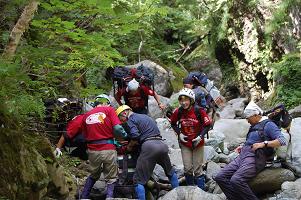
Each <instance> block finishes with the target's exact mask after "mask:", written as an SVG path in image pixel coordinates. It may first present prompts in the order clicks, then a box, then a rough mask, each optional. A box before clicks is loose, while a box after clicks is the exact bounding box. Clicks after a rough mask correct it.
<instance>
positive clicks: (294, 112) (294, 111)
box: [288, 105, 301, 118]
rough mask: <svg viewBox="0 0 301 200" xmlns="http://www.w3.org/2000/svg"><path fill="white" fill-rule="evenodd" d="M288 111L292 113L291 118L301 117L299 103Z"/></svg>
mask: <svg viewBox="0 0 301 200" xmlns="http://www.w3.org/2000/svg"><path fill="white" fill-rule="evenodd" d="M288 112H289V114H291V115H292V117H293V118H296V117H301V105H299V106H297V107H295V108H293V109H291V110H289V111H288Z"/></svg>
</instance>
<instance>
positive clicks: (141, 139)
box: [116, 105, 179, 200]
mask: <svg viewBox="0 0 301 200" xmlns="http://www.w3.org/2000/svg"><path fill="white" fill-rule="evenodd" d="M116 114H117V115H118V117H119V119H120V121H121V122H127V124H128V126H129V128H130V131H129V133H128V137H129V138H130V139H131V141H130V143H129V145H128V151H131V149H132V147H133V146H134V145H140V148H141V149H140V155H139V157H138V159H137V165H136V170H135V173H134V177H133V179H134V180H133V181H134V184H137V186H136V187H135V190H136V194H137V197H138V199H139V200H145V188H144V185H145V184H146V183H147V181H148V180H149V179H150V177H151V175H152V173H153V170H154V168H155V165H156V164H159V165H161V166H162V168H163V169H164V172H165V174H166V175H167V177H168V178H169V181H170V183H171V185H172V188H175V187H177V186H179V182H178V177H177V175H176V173H175V170H174V168H173V167H172V165H171V162H170V158H169V156H168V146H167V145H166V144H165V143H164V142H163V141H162V137H161V135H160V131H159V128H158V127H157V125H156V122H155V121H154V120H153V119H152V118H150V117H149V116H147V115H145V114H138V113H134V112H132V109H131V108H130V107H129V106H127V105H123V106H120V107H119V108H118V109H117V110H116Z"/></svg>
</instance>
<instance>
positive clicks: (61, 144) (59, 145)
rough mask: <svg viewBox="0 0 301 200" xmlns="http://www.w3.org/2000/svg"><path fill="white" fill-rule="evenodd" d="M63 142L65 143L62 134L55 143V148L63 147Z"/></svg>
mask: <svg viewBox="0 0 301 200" xmlns="http://www.w3.org/2000/svg"><path fill="white" fill-rule="evenodd" d="M64 144H65V137H64V135H62V136H61V137H60V139H59V141H58V143H57V144H56V148H59V149H61V148H63V146H64Z"/></svg>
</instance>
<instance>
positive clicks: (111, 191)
mask: <svg viewBox="0 0 301 200" xmlns="http://www.w3.org/2000/svg"><path fill="white" fill-rule="evenodd" d="M115 184H116V183H108V184H107V196H106V198H114V188H115Z"/></svg>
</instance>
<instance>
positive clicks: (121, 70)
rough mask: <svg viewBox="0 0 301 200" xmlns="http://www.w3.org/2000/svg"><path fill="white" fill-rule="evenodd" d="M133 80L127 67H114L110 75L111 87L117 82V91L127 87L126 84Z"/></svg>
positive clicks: (131, 73)
mask: <svg viewBox="0 0 301 200" xmlns="http://www.w3.org/2000/svg"><path fill="white" fill-rule="evenodd" d="M132 79H133V70H132V69H130V68H128V67H120V66H118V67H115V68H114V70H113V73H112V80H113V85H114V86H115V84H114V83H115V82H117V85H118V89H121V88H124V87H126V86H127V83H128V82H129V81H131V80H132Z"/></svg>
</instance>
